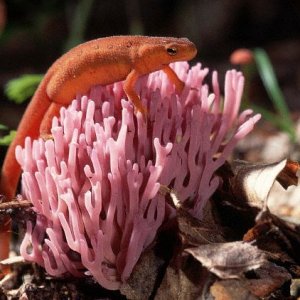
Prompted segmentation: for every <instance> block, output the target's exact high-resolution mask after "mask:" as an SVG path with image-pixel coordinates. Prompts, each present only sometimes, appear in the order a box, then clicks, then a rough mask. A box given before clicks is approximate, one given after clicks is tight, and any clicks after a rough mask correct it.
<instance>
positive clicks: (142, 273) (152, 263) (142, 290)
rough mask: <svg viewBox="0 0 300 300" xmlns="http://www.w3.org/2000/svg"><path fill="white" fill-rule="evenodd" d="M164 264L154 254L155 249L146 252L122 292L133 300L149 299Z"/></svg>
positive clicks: (123, 286) (122, 287)
mask: <svg viewBox="0 0 300 300" xmlns="http://www.w3.org/2000/svg"><path fill="white" fill-rule="evenodd" d="M163 264H164V261H163V260H162V259H160V258H158V257H157V256H156V255H155V254H154V251H153V249H150V250H148V251H146V252H144V253H143V254H142V256H141V257H140V259H139V261H138V263H137V264H136V265H135V267H134V270H133V272H132V274H131V276H130V278H129V279H128V280H127V281H126V283H124V284H123V285H122V286H121V289H120V292H121V293H122V294H123V295H125V296H126V297H127V298H128V299H132V300H135V299H137V300H139V299H149V298H150V295H151V294H152V293H153V290H154V286H155V283H156V280H157V276H158V274H159V270H160V268H161V267H162V265H163Z"/></svg>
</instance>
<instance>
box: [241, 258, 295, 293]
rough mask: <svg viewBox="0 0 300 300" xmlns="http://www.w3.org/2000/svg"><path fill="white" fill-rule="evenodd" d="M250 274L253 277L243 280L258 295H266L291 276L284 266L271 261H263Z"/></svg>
mask: <svg viewBox="0 0 300 300" xmlns="http://www.w3.org/2000/svg"><path fill="white" fill-rule="evenodd" d="M252 276H253V277H255V278H253V279H248V280H243V282H244V284H245V286H246V287H247V288H248V289H249V290H250V291H251V292H252V293H253V294H254V295H256V296H258V297H265V296H268V295H269V294H271V293H272V292H273V291H275V290H277V289H278V288H280V287H281V286H282V285H283V284H284V283H285V282H286V281H289V280H291V278H292V276H291V275H290V274H289V273H288V271H287V270H286V269H285V268H283V267H280V266H277V265H275V264H273V263H271V262H265V263H264V264H263V265H262V266H261V267H260V268H258V269H256V270H254V271H253V274H252Z"/></svg>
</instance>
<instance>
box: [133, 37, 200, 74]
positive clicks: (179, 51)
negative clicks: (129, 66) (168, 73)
mask: <svg viewBox="0 0 300 300" xmlns="http://www.w3.org/2000/svg"><path fill="white" fill-rule="evenodd" d="M196 54H197V49H196V46H195V44H194V43H192V42H191V41H190V40H188V39H187V38H174V37H151V38H149V37H148V38H147V39H146V40H145V42H144V43H141V45H140V46H139V49H138V57H139V64H140V65H142V64H143V62H144V67H145V68H147V72H145V73H148V72H149V71H150V72H152V71H155V70H160V69H162V68H163V67H164V66H165V65H168V64H170V63H172V62H176V61H185V60H191V59H193V58H194V57H195V56H196ZM138 67H141V66H138Z"/></svg>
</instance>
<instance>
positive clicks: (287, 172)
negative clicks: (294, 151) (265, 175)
mask: <svg viewBox="0 0 300 300" xmlns="http://www.w3.org/2000/svg"><path fill="white" fill-rule="evenodd" d="M299 169H300V165H299V163H298V162H295V161H291V160H288V161H287V163H286V165H285V167H284V169H283V170H282V171H281V172H280V173H279V175H278V178H277V181H278V182H279V183H280V184H281V185H282V186H283V187H284V188H285V189H287V188H288V187H289V186H290V185H297V184H298V176H297V172H298V171H299Z"/></svg>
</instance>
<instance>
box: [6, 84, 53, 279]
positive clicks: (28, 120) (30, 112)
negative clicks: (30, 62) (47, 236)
mask: <svg viewBox="0 0 300 300" xmlns="http://www.w3.org/2000/svg"><path fill="white" fill-rule="evenodd" d="M50 104H51V102H50V99H49V97H48V96H47V94H46V82H45V79H44V80H43V81H42V82H41V84H40V85H39V87H38V89H37V90H36V92H35V94H34V96H33V98H32V100H31V102H30V103H29V105H28V107H27V109H26V111H25V113H24V115H23V117H22V120H21V122H20V124H19V127H18V130H17V134H16V137H15V139H14V140H13V141H12V143H11V145H10V146H9V148H8V150H7V153H6V156H5V159H4V162H3V165H2V170H1V177H0V194H1V195H3V196H4V201H11V200H12V198H13V197H14V196H15V193H16V189H17V185H18V181H19V177H20V174H21V168H20V165H19V164H18V162H17V161H16V158H15V149H16V146H17V145H21V146H22V147H23V146H24V140H25V137H26V136H30V137H32V138H37V137H38V136H39V131H40V125H41V121H42V119H43V116H44V115H45V114H46V112H47V110H48V108H49V106H50ZM9 244H10V219H9V218H8V217H4V218H0V261H1V260H3V259H5V258H7V257H8V254H9ZM6 272H7V270H4V268H1V265H0V278H1V277H2V276H1V273H2V275H3V273H4V274H5V273H6Z"/></svg>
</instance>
